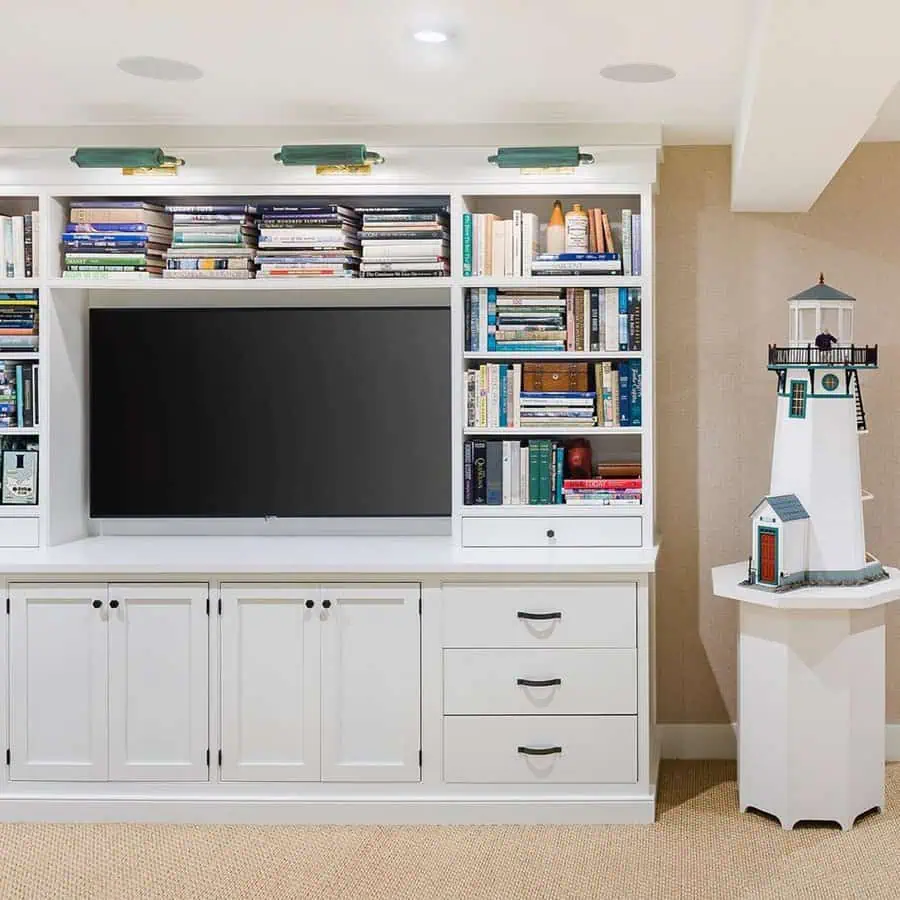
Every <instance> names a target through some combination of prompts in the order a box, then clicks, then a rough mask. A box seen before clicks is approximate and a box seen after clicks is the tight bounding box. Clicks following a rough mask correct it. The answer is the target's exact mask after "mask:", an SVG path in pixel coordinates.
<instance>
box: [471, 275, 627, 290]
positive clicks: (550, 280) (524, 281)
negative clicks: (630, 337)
mask: <svg viewBox="0 0 900 900" xmlns="http://www.w3.org/2000/svg"><path fill="white" fill-rule="evenodd" d="M455 280H456V281H457V282H458V283H459V284H460V285H462V286H463V287H473V288H502V289H509V288H513V289H523V288H542V287H546V288H554V287H626V288H627V287H642V286H643V277H642V276H641V275H532V276H531V277H525V278H509V277H503V276H494V275H479V276H477V277H475V276H470V277H467V278H458V279H455Z"/></svg>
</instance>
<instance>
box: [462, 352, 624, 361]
mask: <svg viewBox="0 0 900 900" xmlns="http://www.w3.org/2000/svg"><path fill="white" fill-rule="evenodd" d="M463 359H483V360H487V361H490V360H496V359H499V360H506V359H513V360H517V359H524V360H528V359H558V360H561V361H562V362H566V361H567V360H569V361H572V360H591V359H596V360H601V359H641V351H640V350H590V351H581V350H578V351H575V350H565V351H560V350H546V351H537V350H526V351H525V352H524V353H510V352H507V351H506V350H489V351H485V352H484V353H480V352H478V351H476V350H467V351H466V352H465V353H463Z"/></svg>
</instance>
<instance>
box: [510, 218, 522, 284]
mask: <svg viewBox="0 0 900 900" xmlns="http://www.w3.org/2000/svg"><path fill="white" fill-rule="evenodd" d="M512 224H513V235H512V274H513V275H514V276H516V277H517V278H518V277H521V275H522V210H521V209H514V210H513V222H512Z"/></svg>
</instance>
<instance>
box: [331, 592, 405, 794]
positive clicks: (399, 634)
mask: <svg viewBox="0 0 900 900" xmlns="http://www.w3.org/2000/svg"><path fill="white" fill-rule="evenodd" d="M321 627H322V780H323V781H418V780H419V778H420V770H419V747H420V743H419V586H418V585H407V584H403V585H380V586H375V585H353V584H348V585H333V586H329V587H326V588H323V590H322V614H321Z"/></svg>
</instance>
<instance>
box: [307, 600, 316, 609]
mask: <svg viewBox="0 0 900 900" xmlns="http://www.w3.org/2000/svg"><path fill="white" fill-rule="evenodd" d="M315 605H316V601H315V600H307V601H306V608H307V609H312V608H313V607H314V606H315Z"/></svg>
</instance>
